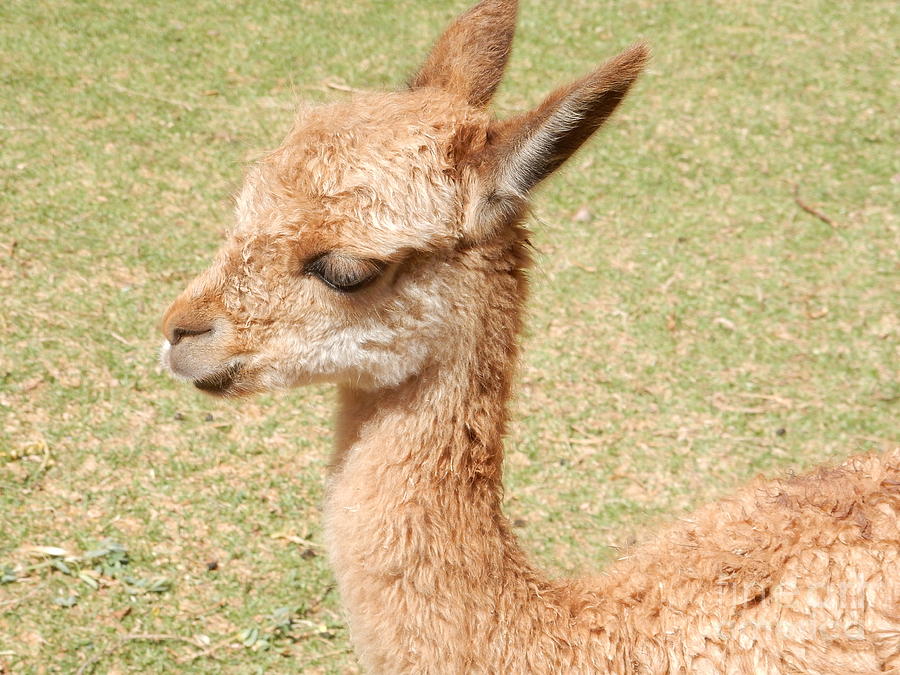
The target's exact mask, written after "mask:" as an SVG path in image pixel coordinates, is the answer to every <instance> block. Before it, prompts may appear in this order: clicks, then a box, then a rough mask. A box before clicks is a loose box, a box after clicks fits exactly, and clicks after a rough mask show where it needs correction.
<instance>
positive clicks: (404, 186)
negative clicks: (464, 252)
mask: <svg viewBox="0 0 900 675" xmlns="http://www.w3.org/2000/svg"><path fill="white" fill-rule="evenodd" d="M486 126H487V122H486V120H485V119H482V118H481V117H480V114H479V113H475V112H474V111H472V110H471V109H468V108H466V107H465V106H461V105H460V103H459V102H458V101H456V100H454V99H452V98H450V97H448V96H446V95H444V94H442V93H441V92H439V91H437V90H431V89H429V90H420V91H414V92H402V93H397V92H394V93H384V94H366V95H360V96H358V97H356V98H354V99H353V100H351V101H348V102H343V103H335V104H331V105H324V106H317V107H304V108H302V109H301V110H300V111H299V113H298V115H297V119H296V121H295V123H294V126H293V128H292V129H291V131H290V132H289V133H288V135H287V137H286V138H285V140H284V141H283V143H282V144H281V145H280V146H279V147H278V148H277V149H276V150H275V151H274V152H272V153H270V154H269V155H268V156H266V157H265V158H264V159H263V160H262V161H260V162H258V163H257V164H256V165H255V166H254V167H252V168H251V170H250V171H249V172H248V176H247V180H246V183H245V185H244V189H243V190H242V192H241V194H240V197H239V199H238V206H237V215H238V218H237V220H238V224H237V231H236V235H238V236H239V237H240V238H245V237H247V236H254V235H260V234H269V235H279V236H285V235H287V236H290V237H291V238H292V239H300V240H303V241H306V242H308V243H309V246H310V247H311V248H316V247H319V248H321V247H331V248H333V247H341V248H344V249H347V250H351V251H356V252H358V253H360V254H365V255H373V256H380V257H385V256H387V257H390V255H391V254H393V253H396V252H397V251H401V250H404V249H410V248H412V249H420V250H422V249H432V248H435V247H438V246H442V245H446V244H448V243H449V242H451V241H452V240H453V239H454V238H455V236H456V233H457V231H458V225H459V224H458V219H459V218H460V217H461V200H462V195H461V194H460V193H459V190H460V187H459V186H460V183H459V181H458V176H457V175H456V170H455V167H454V164H453V146H454V142H455V139H456V137H457V136H458V133H459V129H460V128H461V127H464V128H466V129H468V130H469V135H471V133H472V132H471V130H472V129H480V128H486Z"/></svg>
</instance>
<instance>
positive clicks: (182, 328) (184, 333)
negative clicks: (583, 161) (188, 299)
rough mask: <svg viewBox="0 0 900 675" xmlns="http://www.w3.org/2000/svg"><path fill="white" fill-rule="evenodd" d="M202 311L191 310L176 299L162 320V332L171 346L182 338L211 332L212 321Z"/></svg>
mask: <svg viewBox="0 0 900 675" xmlns="http://www.w3.org/2000/svg"><path fill="white" fill-rule="evenodd" d="M203 314H204V313H201V312H197V311H193V310H192V309H191V308H190V307H186V306H184V305H183V304H182V303H181V302H179V301H176V302H175V304H173V305H172V306H171V307H169V311H167V312H166V315H165V316H164V317H163V320H162V332H163V335H165V336H166V339H167V340H168V341H169V344H171V345H172V346H173V347H174V346H175V345H177V344H178V343H179V342H181V341H182V340H183V339H184V338H190V337H196V336H198V335H205V334H206V333H211V332H212V330H213V322H212V320H211V319H210V318H208V317H207V316H204V315H203Z"/></svg>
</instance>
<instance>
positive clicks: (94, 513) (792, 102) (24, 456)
mask: <svg viewBox="0 0 900 675" xmlns="http://www.w3.org/2000/svg"><path fill="white" fill-rule="evenodd" d="M238 4H240V7H239V8H236V7H235V6H234V5H238ZM465 6H466V5H465V3H464V2H459V1H458V0H454V1H453V2H451V3H445V2H437V1H436V0H427V1H418V2H413V1H411V0H403V1H400V0H393V1H390V0H385V1H381V2H373V1H371V0H354V1H352V2H351V1H349V0H341V1H334V2H313V1H310V0H296V1H294V2H290V3H277V2H262V1H261V0H253V1H251V2H245V3H217V2H212V1H210V0H198V1H197V2H191V3H178V2H174V1H173V0H144V1H142V2H133V1H132V0H120V1H117V2H112V1H111V0H96V1H84V2H75V1H74V0H72V1H67V0H54V1H53V2H50V1H46V0H45V1H42V2H41V1H33V0H30V1H25V0H6V1H5V2H4V3H2V5H0V148H2V150H0V189H2V192H0V336H2V343H0V673H6V672H9V673H55V672H64V673H73V672H74V673H79V674H84V673H92V672H93V673H126V672H140V673H155V672H159V673H171V672H184V673H204V672H209V673H240V674H243V673H257V672H258V673H263V672H265V673H282V672H283V673H288V672H305V673H319V672H321V673H353V672H357V671H358V667H357V666H356V665H355V660H354V658H353V655H352V653H351V652H350V651H349V647H348V642H347V631H346V628H345V625H344V621H343V620H342V615H341V610H340V608H339V603H338V599H337V597H336V594H335V593H334V591H333V588H332V577H331V574H330V572H329V570H328V566H327V563H326V561H325V559H324V556H323V552H322V548H321V539H322V538H321V529H320V504H321V499H322V489H323V482H324V467H325V464H326V461H327V456H328V450H329V443H330V441H329V439H330V433H331V431H330V414H331V413H330V410H331V405H332V392H331V390H330V389H326V388H322V389H304V390H298V391H293V392H287V393H284V394H281V395H277V396H265V397H261V398H257V399H253V400H249V401H241V402H238V403H229V402H222V401H218V400H212V399H209V398H204V397H202V396H200V395H199V394H198V393H197V392H196V391H194V390H192V389H191V388H190V387H186V386H184V385H183V384H179V383H177V382H174V381H173V380H171V379H170V378H168V377H167V376H166V375H164V374H163V373H161V371H160V369H159V367H158V366H157V362H156V350H157V348H158V345H159V343H160V341H161V336H160V335H159V333H158V329H157V322H158V319H159V317H160V315H161V313H162V311H163V310H164V309H165V307H166V305H167V304H168V302H169V301H170V300H171V299H173V298H174V297H175V295H176V294H177V293H178V292H179V291H180V290H181V288H182V287H183V286H184V284H185V283H186V282H187V281H188V280H189V279H190V278H191V277H192V276H193V275H194V274H195V273H197V272H198V271H200V270H201V269H202V268H203V267H204V266H205V265H206V263H207V261H208V260H209V259H210V257H211V254H212V252H213V251H214V249H215V248H216V246H217V245H218V243H219V242H220V241H221V238H222V234H223V232H224V231H225V229H226V228H227V227H228V225H229V222H230V210H231V203H230V195H231V194H232V193H233V191H234V189H235V187H236V186H237V185H238V184H239V182H240V180H241V176H242V171H243V166H245V165H246V164H247V163H248V162H250V161H252V160H253V158H254V157H257V156H258V155H259V154H260V153H261V152H262V151H264V150H265V149H267V148H270V147H272V146H274V145H275V144H276V143H277V142H278V141H279V140H280V137H281V135H282V134H283V133H284V132H285V131H286V130H287V128H288V125H289V122H290V119H291V114H292V112H291V111H292V109H293V107H294V105H295V102H296V100H297V99H298V98H304V99H312V100H335V99H340V98H342V97H345V96H347V95H348V93H347V91H346V89H347V88H383V87H392V86H395V85H396V84H398V83H400V82H403V81H404V79H405V78H406V76H407V75H408V74H409V73H410V72H411V71H412V70H413V69H414V68H415V66H416V65H417V62H418V61H419V59H420V58H421V57H422V56H423V55H424V53H425V50H426V49H427V46H428V45H429V44H430V43H431V42H432V40H433V39H434V38H435V37H436V35H437V34H438V32H439V31H440V29H441V27H442V26H443V25H444V24H445V23H446V22H447V21H448V20H449V19H450V18H451V17H452V16H453V15H455V14H456V13H457V12H459V11H461V10H462V9H463V8H464V7H465ZM639 38H643V39H646V40H647V41H648V42H649V43H650V44H651V45H652V46H653V48H654V52H655V58H654V61H653V63H652V65H651V67H650V69H649V72H648V73H647V75H646V77H644V78H643V79H642V80H641V81H640V83H639V84H638V86H637V87H636V89H635V91H634V92H633V94H632V96H631V98H630V99H629V101H628V102H627V103H626V105H625V106H624V107H623V110H622V111H621V114H619V115H618V116H617V117H616V119H615V120H614V121H613V123H612V124H611V125H610V126H609V128H607V129H606V130H605V132H604V133H602V134H601V137H600V138H599V139H597V140H595V141H594V142H593V143H592V144H591V145H590V147H588V148H587V149H586V150H585V151H584V152H582V153H581V154H580V155H578V156H576V157H575V159H574V160H573V161H572V163H571V165H570V167H569V168H568V170H567V171H565V172H564V173H563V174H562V175H561V176H559V177H557V178H556V179H555V180H553V181H552V182H551V183H550V184H548V185H547V186H545V187H544V188H543V189H542V190H541V194H540V195H539V196H538V199H537V201H536V208H535V214H534V217H533V218H532V219H531V220H532V222H531V224H532V227H533V230H534V232H535V241H536V244H537V248H538V251H539V255H538V259H539V267H538V269H537V270H535V272H534V274H533V281H534V293H533V297H532V301H531V306H530V313H529V318H528V332H527V335H526V337H525V339H524V344H525V359H524V364H523V367H522V371H521V375H520V378H519V387H518V392H517V397H516V400H515V402H514V410H515V423H514V426H513V431H512V434H511V437H510V439H509V443H508V455H507V458H508V461H507V465H506V466H507V480H506V483H507V497H506V510H507V513H508V514H509V516H510V517H511V518H512V519H513V520H514V521H515V525H516V528H517V531H518V533H519V534H520V536H521V538H522V540H523V544H524V546H525V547H526V548H527V550H528V551H529V552H530V553H531V555H532V556H533V557H534V559H535V560H536V561H538V562H539V563H540V564H541V565H544V566H546V567H547V568H549V569H551V570H552V571H553V572H554V573H560V574H571V573H576V572H579V571H582V570H586V569H592V568H598V567H600V566H602V565H603V564H605V563H607V562H608V561H609V560H611V559H612V558H614V556H615V551H616V549H615V546H616V545H620V544H624V543H628V542H629V541H631V540H633V539H634V538H635V537H637V538H640V537H641V536H642V534H643V533H645V532H646V531H647V527H648V526H649V525H650V524H652V523H654V522H656V521H658V520H660V519H663V518H668V517H671V516H673V514H674V515H678V514H681V513H683V512H684V511H685V510H686V509H688V508H689V507H691V506H692V505H694V504H696V503H698V502H701V501H705V500H708V499H711V498H714V497H716V496H719V495H722V494H724V493H727V492H728V491H729V490H731V489H733V488H734V487H735V486H736V485H738V484H740V483H742V482H744V481H745V480H747V479H748V478H749V477H750V476H752V475H754V474H756V473H758V472H765V473H769V474H778V473H779V472H784V471H786V470H801V469H803V468H805V467H808V466H810V465H811V464H814V463H819V462H826V461H837V460H840V459H841V458H843V457H845V456H846V455H849V454H851V453H856V452H860V451H867V450H878V449H885V448H887V447H889V446H891V445H892V444H893V445H896V444H897V442H898V425H897V422H896V420H897V418H898V411H897V402H898V399H900V384H898V381H900V377H898V363H900V347H898V345H900V316H898V314H900V307H898V298H900V266H898V265H900V260H898V248H900V223H898V203H900V161H898V154H897V147H898V140H900V138H898V136H900V135H898V130H900V124H898V123H900V117H898V114H897V112H898V110H900V101H898V91H900V86H898V85H900V77H898V68H897V60H896V55H897V53H898V44H897V43H898V38H900V11H898V8H897V5H896V3H894V2H889V1H887V0H872V1H870V2H864V3H863V2H856V3H846V2H830V1H827V0H795V1H793V2H774V1H769V0H757V1H755V2H748V3H737V2H725V1H719V2H704V3H700V2H652V3H651V2H647V1H646V0H624V1H623V2H615V3H613V2H609V1H606V0H593V1H591V2H587V1H585V0H568V1H566V2H561V1H560V2H555V1H549V0H545V1H543V2H541V1H538V0H524V1H523V7H522V11H521V17H520V21H519V34H518V42H517V43H516V47H515V50H514V55H513V59H512V62H511V65H510V69H509V73H508V77H507V80H506V84H505V85H504V87H503V88H502V89H501V91H500V94H499V97H498V99H497V104H496V108H497V110H498V112H499V113H500V114H508V113H511V112H513V111H518V110H522V109H524V108H525V107H527V106H530V105H533V104H536V103H537V102H538V101H539V100H540V97H541V96H542V95H543V94H545V93H546V92H548V91H549V90H550V88H551V87H553V86H554V85H556V84H558V83H560V82H561V81H563V80H564V79H565V78H571V77H574V76H576V75H579V74H581V73H582V72H584V71H586V70H588V69H589V68H591V67H592V66H593V65H595V64H597V63H598V62H599V61H601V60H603V59H604V58H606V57H608V56H611V55H612V54H614V53H615V52H616V50H618V49H621V48H623V47H624V46H626V45H627V44H629V43H630V42H632V41H634V40H636V39H639Z"/></svg>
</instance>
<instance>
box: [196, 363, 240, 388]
mask: <svg viewBox="0 0 900 675" xmlns="http://www.w3.org/2000/svg"><path fill="white" fill-rule="evenodd" d="M237 373H238V368H237V367H236V366H231V367H229V368H226V369H225V370H222V371H219V372H217V373H214V374H212V375H210V376H209V377H205V378H203V379H202V380H194V386H195V387H197V389H199V390H200V391H205V392H207V393H208V394H227V393H228V391H229V390H230V389H231V388H232V386H233V385H234V381H235V377H236V376H237Z"/></svg>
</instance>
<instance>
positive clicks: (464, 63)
mask: <svg viewBox="0 0 900 675" xmlns="http://www.w3.org/2000/svg"><path fill="white" fill-rule="evenodd" d="M517 9H518V2H517V0H482V2H480V3H478V4H477V5H475V6H474V7H472V8H471V9H470V10H469V11H468V12H466V13H465V14H463V15H462V16H460V17H459V18H458V19H457V20H456V21H454V22H453V23H452V24H451V25H450V27H449V28H448V29H447V30H446V31H445V32H444V34H443V35H442V36H441V37H440V38H439V39H438V41H437V42H436V43H435V45H434V47H433V48H432V50H431V53H430V54H429V55H428V58H427V59H426V60H425V64H424V65H423V66H422V68H421V69H420V70H419V72H418V73H416V75H415V76H414V77H413V78H412V80H411V81H410V84H409V86H410V88H412V89H418V88H420V87H436V88H440V89H443V90H445V91H449V92H451V93H453V94H456V95H458V96H459V97H461V98H463V99H464V100H465V101H466V102H468V104H469V105H471V106H473V107H476V108H483V107H485V106H487V104H488V103H489V102H490V100H491V97H492V96H493V95H494V92H495V91H496V90H497V87H498V86H499V84H500V79H501V78H502V77H503V70H504V68H505V67H506V62H507V61H508V60H509V55H510V51H511V49H512V40H513V34H514V32H515V28H516V11H517Z"/></svg>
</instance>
